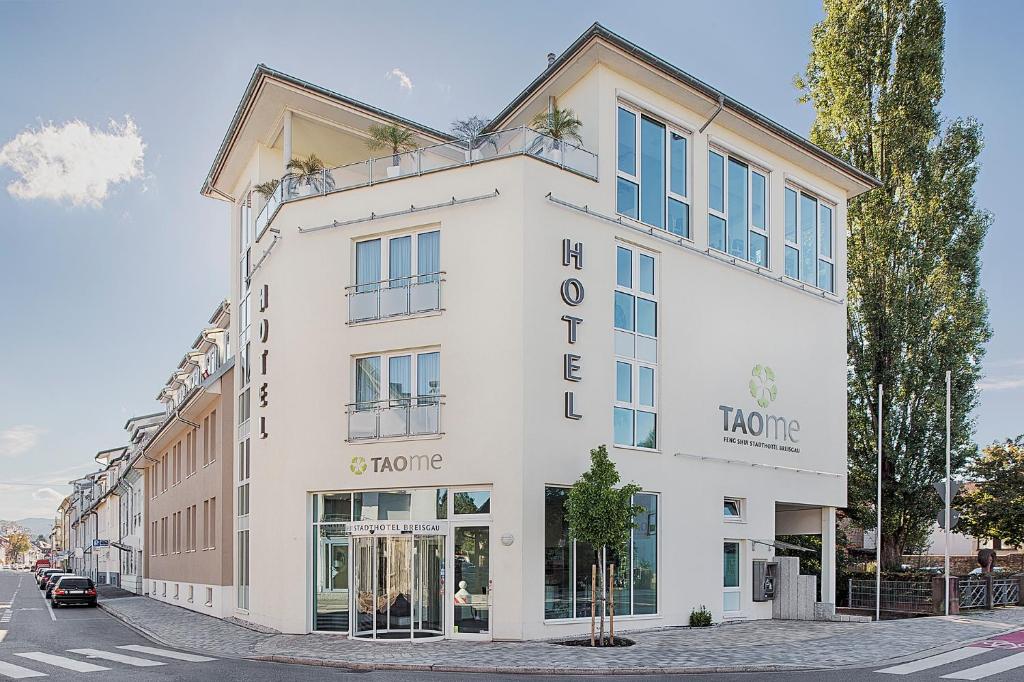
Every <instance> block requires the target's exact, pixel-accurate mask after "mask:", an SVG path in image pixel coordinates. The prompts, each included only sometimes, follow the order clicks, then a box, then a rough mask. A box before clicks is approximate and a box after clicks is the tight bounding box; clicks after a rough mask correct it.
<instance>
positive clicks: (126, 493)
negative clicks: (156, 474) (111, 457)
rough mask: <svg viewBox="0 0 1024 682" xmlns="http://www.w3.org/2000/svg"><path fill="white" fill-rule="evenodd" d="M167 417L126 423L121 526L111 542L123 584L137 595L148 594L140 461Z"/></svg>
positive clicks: (153, 416) (156, 415) (120, 486)
mask: <svg viewBox="0 0 1024 682" xmlns="http://www.w3.org/2000/svg"><path fill="white" fill-rule="evenodd" d="M164 418H165V415H164V413H162V412H157V413H154V414H147V415H142V416H139V417H132V418H131V419H129V420H128V421H127V422H125V425H124V430H125V433H126V435H127V437H128V446H127V451H126V452H125V457H124V464H123V466H122V468H121V471H120V476H119V477H118V492H119V497H118V506H119V524H120V528H119V529H118V538H117V541H116V542H115V541H111V545H112V546H113V547H114V548H115V549H116V550H117V551H118V556H119V558H120V562H121V587H123V588H124V589H126V590H128V591H129V592H134V593H136V594H145V581H144V579H143V565H144V557H143V551H144V546H145V529H146V526H145V511H146V489H145V477H144V476H143V468H142V466H141V463H142V462H143V461H144V460H143V457H144V450H145V446H146V444H147V443H148V442H149V438H150V437H152V435H153V433H154V432H155V431H156V429H157V428H158V427H159V426H160V425H161V423H162V422H163V420H164Z"/></svg>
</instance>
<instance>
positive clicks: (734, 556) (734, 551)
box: [722, 542, 740, 587]
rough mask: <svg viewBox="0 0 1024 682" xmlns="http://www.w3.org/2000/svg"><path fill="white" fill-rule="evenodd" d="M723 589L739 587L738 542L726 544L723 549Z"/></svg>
mask: <svg viewBox="0 0 1024 682" xmlns="http://www.w3.org/2000/svg"><path fill="white" fill-rule="evenodd" d="M723 559H724V564H723V576H724V580H723V582H722V586H723V587H739V586H740V545H739V543H738V542H726V543H725V544H724V548H723Z"/></svg>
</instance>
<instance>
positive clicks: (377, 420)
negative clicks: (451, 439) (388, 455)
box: [345, 395, 444, 441]
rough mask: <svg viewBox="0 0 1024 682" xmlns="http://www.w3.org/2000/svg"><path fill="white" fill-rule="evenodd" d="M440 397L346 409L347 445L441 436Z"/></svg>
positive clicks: (371, 404)
mask: <svg viewBox="0 0 1024 682" xmlns="http://www.w3.org/2000/svg"><path fill="white" fill-rule="evenodd" d="M443 401H444V396H443V395H435V396H428V397H421V398H402V399H398V400H376V401H372V402H371V401H367V402H360V403H351V404H349V405H346V406H345V408H346V411H347V412H348V439H349V440H350V441H365V440H376V439H380V438H409V437H412V436H430V435H436V434H440V433H441V405H443V404H444V402H443Z"/></svg>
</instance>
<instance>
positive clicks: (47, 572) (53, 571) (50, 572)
mask: <svg viewBox="0 0 1024 682" xmlns="http://www.w3.org/2000/svg"><path fill="white" fill-rule="evenodd" d="M58 573H59V574H61V575H64V574H65V573H67V571H65V570H64V569H63V568H48V569H46V570H45V571H43V577H42V578H40V579H39V589H40V590H45V589H46V582H47V581H48V580H49V579H50V576H53V575H57V574H58Z"/></svg>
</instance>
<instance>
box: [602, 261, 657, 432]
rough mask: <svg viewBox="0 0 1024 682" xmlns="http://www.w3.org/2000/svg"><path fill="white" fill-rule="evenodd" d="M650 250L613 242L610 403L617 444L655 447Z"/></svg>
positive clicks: (653, 272) (652, 264)
mask: <svg viewBox="0 0 1024 682" xmlns="http://www.w3.org/2000/svg"><path fill="white" fill-rule="evenodd" d="M656 269H657V260H656V258H655V256H654V254H650V253H646V252H643V251H641V250H639V249H636V248H633V247H627V246H617V247H616V278H615V302H614V303H615V316H614V317H615V356H616V357H615V404H614V408H613V412H612V414H613V431H614V442H615V444H616V445H626V446H630V447H640V448H650V449H652V450H653V449H656V448H657V447H658V435H657V434H658V424H657V422H658V415H657V412H658V411H657V401H656V397H657V387H656V385H655V384H656V381H657V365H658V301H657V296H656V291H655V280H656Z"/></svg>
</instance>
